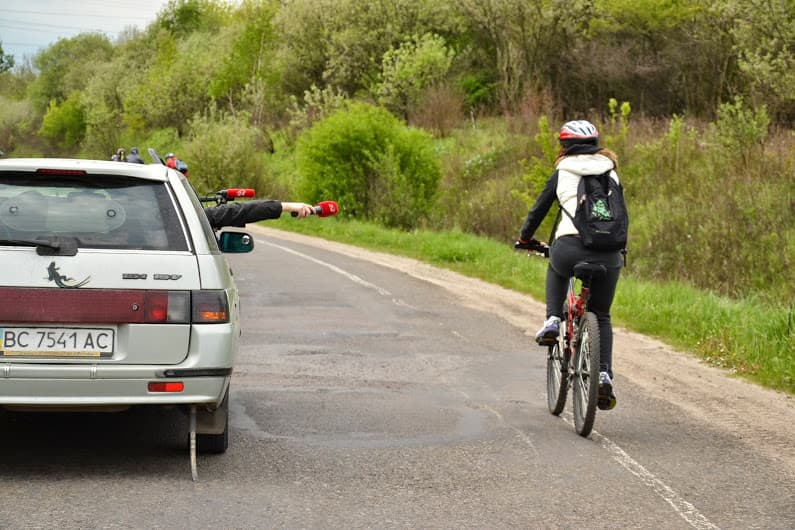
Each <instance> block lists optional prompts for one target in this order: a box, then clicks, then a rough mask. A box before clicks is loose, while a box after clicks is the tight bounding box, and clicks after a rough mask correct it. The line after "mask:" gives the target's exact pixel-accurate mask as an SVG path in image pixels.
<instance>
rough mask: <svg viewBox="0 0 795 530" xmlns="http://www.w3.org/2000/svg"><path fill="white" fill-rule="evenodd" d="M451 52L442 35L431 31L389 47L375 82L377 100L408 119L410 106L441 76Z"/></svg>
mask: <svg viewBox="0 0 795 530" xmlns="http://www.w3.org/2000/svg"><path fill="white" fill-rule="evenodd" d="M454 56H455V52H454V51H453V50H451V49H449V48H448V47H447V46H446V44H445V41H444V39H443V38H442V37H440V36H439V35H434V34H433V33H426V34H424V35H422V36H419V37H418V36H416V35H415V36H413V37H411V38H409V39H406V40H405V41H404V42H403V43H402V44H401V45H400V46H399V47H397V48H395V47H392V48H390V49H389V50H388V51H387V52H386V53H385V54H384V58H383V61H382V65H383V66H382V71H381V82H380V83H379V84H378V85H377V86H376V93H377V94H378V98H379V101H380V102H381V103H383V104H385V105H387V106H388V107H390V108H392V109H394V110H395V111H397V112H398V113H399V114H400V115H402V116H403V119H404V121H406V122H408V118H409V109H410V107H411V106H412V105H414V104H416V103H417V101H418V100H419V98H420V96H422V94H423V92H424V91H425V90H426V89H427V88H428V87H430V86H432V85H434V84H436V83H439V82H440V81H442V80H443V79H444V78H445V76H446V75H447V72H448V71H449V70H450V66H451V64H452V62H453V57H454Z"/></svg>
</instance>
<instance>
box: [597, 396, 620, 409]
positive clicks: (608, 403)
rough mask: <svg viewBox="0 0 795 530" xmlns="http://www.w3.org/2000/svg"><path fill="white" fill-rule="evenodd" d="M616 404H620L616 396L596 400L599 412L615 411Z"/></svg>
mask: <svg viewBox="0 0 795 530" xmlns="http://www.w3.org/2000/svg"><path fill="white" fill-rule="evenodd" d="M616 403H618V400H617V399H616V397H615V396H605V397H600V398H598V399H597V400H596V406H597V407H598V408H599V410H613V409H614V408H616Z"/></svg>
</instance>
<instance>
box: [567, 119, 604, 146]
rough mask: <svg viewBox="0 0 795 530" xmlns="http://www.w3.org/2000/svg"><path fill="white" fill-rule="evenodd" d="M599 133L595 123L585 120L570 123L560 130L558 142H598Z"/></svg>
mask: <svg viewBox="0 0 795 530" xmlns="http://www.w3.org/2000/svg"><path fill="white" fill-rule="evenodd" d="M597 138H599V131H597V130H596V127H595V126H594V124H593V123H591V122H589V121H585V120H575V121H569V122H566V123H564V124H563V127H561V128H560V134H559V135H558V140H561V141H563V140H596V139H597Z"/></svg>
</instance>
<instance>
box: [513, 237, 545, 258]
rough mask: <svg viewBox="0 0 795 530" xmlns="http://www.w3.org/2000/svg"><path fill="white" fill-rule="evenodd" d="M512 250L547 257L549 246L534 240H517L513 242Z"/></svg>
mask: <svg viewBox="0 0 795 530" xmlns="http://www.w3.org/2000/svg"><path fill="white" fill-rule="evenodd" d="M513 248H515V249H516V250H527V251H528V252H536V253H538V254H542V255H543V256H544V257H549V246H548V245H547V244H546V243H544V242H542V241H539V240H537V239H535V238H533V239H531V240H530V241H524V240H522V239H519V240H517V241H515V242H514V244H513Z"/></svg>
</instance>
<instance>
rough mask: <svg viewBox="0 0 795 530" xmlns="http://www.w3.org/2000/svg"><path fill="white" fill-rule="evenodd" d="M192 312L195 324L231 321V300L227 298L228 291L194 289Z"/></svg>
mask: <svg viewBox="0 0 795 530" xmlns="http://www.w3.org/2000/svg"><path fill="white" fill-rule="evenodd" d="M191 313H192V319H191V320H192V322H193V323H194V324H223V323H226V322H229V300H227V298H226V291H204V290H202V291H193V294H192V300H191Z"/></svg>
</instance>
